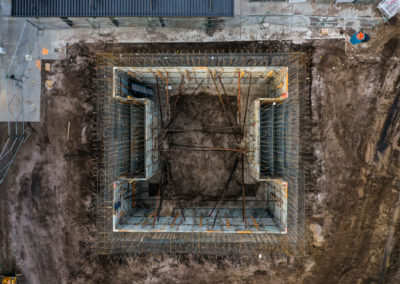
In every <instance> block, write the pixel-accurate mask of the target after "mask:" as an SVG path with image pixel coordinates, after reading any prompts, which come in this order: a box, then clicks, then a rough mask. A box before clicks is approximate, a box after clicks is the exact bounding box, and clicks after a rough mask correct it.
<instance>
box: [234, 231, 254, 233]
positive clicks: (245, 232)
mask: <svg viewBox="0 0 400 284" xmlns="http://www.w3.org/2000/svg"><path fill="white" fill-rule="evenodd" d="M236 233H238V234H252V233H253V232H252V231H236Z"/></svg>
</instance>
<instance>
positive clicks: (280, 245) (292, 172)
mask: <svg viewBox="0 0 400 284" xmlns="http://www.w3.org/2000/svg"><path fill="white" fill-rule="evenodd" d="M96 65H97V66H96V68H97V74H96V85H97V86H96V87H97V95H98V109H97V110H98V138H99V141H101V145H102V147H101V151H102V152H103V153H104V154H103V157H102V161H101V162H100V163H99V170H98V199H97V253H98V254H101V255H110V254H127V255H129V254H138V253H160V254H161V253H169V254H175V253H194V254H210V255H211V254H217V255H220V254H221V255H230V254H260V253H261V254H264V255H279V256H295V257H298V256H304V255H305V251H306V249H305V248H306V246H307V243H308V242H307V241H306V240H307V237H306V233H305V205H304V190H305V187H306V186H307V185H306V180H307V176H308V171H309V167H308V164H309V160H310V149H311V147H310V145H309V135H310V110H309V99H310V97H309V95H310V94H309V88H310V75H309V67H310V66H309V54H308V53H307V52H293V53H282V54H278V53H273V54H272V53H264V52H254V51H252V52H250V51H248V52H247V53H246V51H244V52H243V51H242V53H214V52H213V53H198V52H194V51H193V52H181V51H179V50H178V51H177V52H176V53H166V54H163V53H155V54H154V53H138V52H136V53H129V54H120V53H118V54H115V53H97V54H96ZM115 66H118V67H136V66H137V67H139V66H140V67H143V66H146V67H159V66H235V67H241V66H288V71H289V98H288V100H289V101H288V103H289V104H290V106H291V107H290V114H289V118H288V119H289V130H288V135H289V140H288V145H287V147H286V151H287V153H286V157H287V161H286V162H287V168H286V169H285V174H284V178H285V179H286V181H288V184H289V186H288V233H287V234H267V233H266V234H260V233H257V234H255V233H241V234H239V233H232V234H231V233H224V234H219V233H212V232H206V233H177V232H176V233H174V232H113V230H112V215H113V182H114V181H115V180H117V178H118V176H119V175H120V174H121V169H120V168H119V166H118V163H116V162H115V161H116V157H117V156H118V154H119V150H118V149H116V148H118V147H115V142H114V141H113V139H114V138H115V137H114V135H112V133H113V127H115V121H116V119H117V118H118V116H116V115H115V112H116V103H115V99H114V98H113V97H112V92H113V67H115ZM117 109H118V108H117ZM128 130H129V127H128ZM128 166H129V164H127V167H128ZM125 170H126V169H125Z"/></svg>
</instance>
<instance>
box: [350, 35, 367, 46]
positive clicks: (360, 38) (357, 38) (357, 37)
mask: <svg viewBox="0 0 400 284" xmlns="http://www.w3.org/2000/svg"><path fill="white" fill-rule="evenodd" d="M367 41H369V36H368V35H367V34H366V33H363V32H357V33H355V34H354V35H352V36H351V38H350V42H351V43H352V44H359V43H360V42H367Z"/></svg>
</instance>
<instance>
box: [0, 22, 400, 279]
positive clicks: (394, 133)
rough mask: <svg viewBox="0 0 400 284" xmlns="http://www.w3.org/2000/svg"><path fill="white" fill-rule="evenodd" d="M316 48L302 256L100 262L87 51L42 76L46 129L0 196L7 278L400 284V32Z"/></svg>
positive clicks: (1, 255)
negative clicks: (17, 274)
mask: <svg viewBox="0 0 400 284" xmlns="http://www.w3.org/2000/svg"><path fill="white" fill-rule="evenodd" d="M348 32H349V33H350V32H351V31H348ZM308 44H309V45H310V46H312V47H313V53H312V57H313V59H312V63H313V66H312V90H311V98H312V119H313V136H312V137H310V141H312V142H310V143H312V146H313V153H314V158H315V160H316V161H317V163H316V166H315V171H314V172H313V177H312V181H313V182H314V186H313V187H310V188H308V189H306V206H307V208H308V209H307V220H306V221H307V231H308V232H309V233H310V234H311V236H312V239H311V241H310V242H309V243H308V247H307V256H306V257H303V258H300V259H289V260H286V259H285V260H284V261H282V260H280V259H255V258H243V259H234V260H233V259H231V258H227V259H213V258H211V257H195V256H182V257H179V258H177V257H168V256H164V257H136V258H122V259H118V260H110V259H108V258H103V257H96V256H95V251H94V249H95V227H94V223H95V214H94V213H95V207H94V200H95V194H96V192H95V181H96V179H95V173H94V171H93V169H95V166H94V164H93V162H92V156H93V153H94V152H95V143H94V142H95V141H94V140H95V125H94V123H93V122H94V121H95V117H96V113H95V109H94V105H95V104H94V101H93V100H94V98H95V96H94V95H93V94H94V82H93V80H92V79H91V78H93V76H92V74H93V72H94V64H93V62H92V61H91V60H90V58H89V57H86V55H87V54H88V50H87V47H84V46H81V47H80V49H79V50H77V52H76V53H71V57H70V58H69V60H67V61H63V62H51V64H52V65H51V70H50V71H43V72H42V82H43V83H42V84H43V85H42V101H41V104H42V106H41V110H42V111H41V122H40V123H30V124H29V125H28V127H29V128H30V130H31V132H32V135H31V137H30V139H29V140H28V141H27V142H26V144H25V145H24V146H23V147H22V148H21V151H20V152H19V154H18V156H17V159H16V161H15V163H14V165H13V167H12V169H11V170H10V172H9V174H8V177H7V179H6V180H5V182H4V183H3V184H2V185H1V186H0V197H1V198H0V213H1V215H0V226H1V230H0V243H1V244H2V245H1V250H0V263H1V264H2V268H1V269H2V271H3V272H7V271H11V270H19V271H21V272H22V273H23V274H24V275H25V277H26V278H27V279H28V280H29V283H110V282H112V283H400V270H399V267H400V260H399V256H400V237H399V233H400V224H399V205H400V176H399V172H400V171H399V170H400V161H399V155H400V151H399V146H400V145H399V143H400V142H399V135H398V133H399V127H400V122H399V114H398V107H399V105H398V104H399V100H398V99H397V100H396V98H398V94H399V92H400V66H399V58H400V24H398V23H391V24H389V25H385V26H382V27H380V28H379V29H378V30H377V31H375V32H373V34H371V40H370V42H369V43H368V44H366V45H364V46H357V47H349V46H348V45H347V44H346V43H345V42H344V41H314V42H310V43H308ZM77 53H79V54H81V55H80V56H77V55H76V54H77ZM43 64H44V62H43ZM42 70H44V68H42ZM46 80H52V81H54V82H55V83H54V86H53V87H52V88H49V87H48V86H47V87H46V86H45V81H46ZM396 110H397V111H396ZM68 123H70V134H69V137H68V139H67V128H68ZM0 127H1V129H0V130H1V132H0V133H2V135H3V133H5V132H4V131H3V130H5V127H6V126H5V125H1V126H0Z"/></svg>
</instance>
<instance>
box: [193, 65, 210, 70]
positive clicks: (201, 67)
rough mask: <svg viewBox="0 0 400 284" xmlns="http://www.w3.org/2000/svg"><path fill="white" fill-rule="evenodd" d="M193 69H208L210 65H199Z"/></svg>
mask: <svg viewBox="0 0 400 284" xmlns="http://www.w3.org/2000/svg"><path fill="white" fill-rule="evenodd" d="M193 69H194V70H197V69H198V70H207V69H208V67H206V66H197V67H193Z"/></svg>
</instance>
